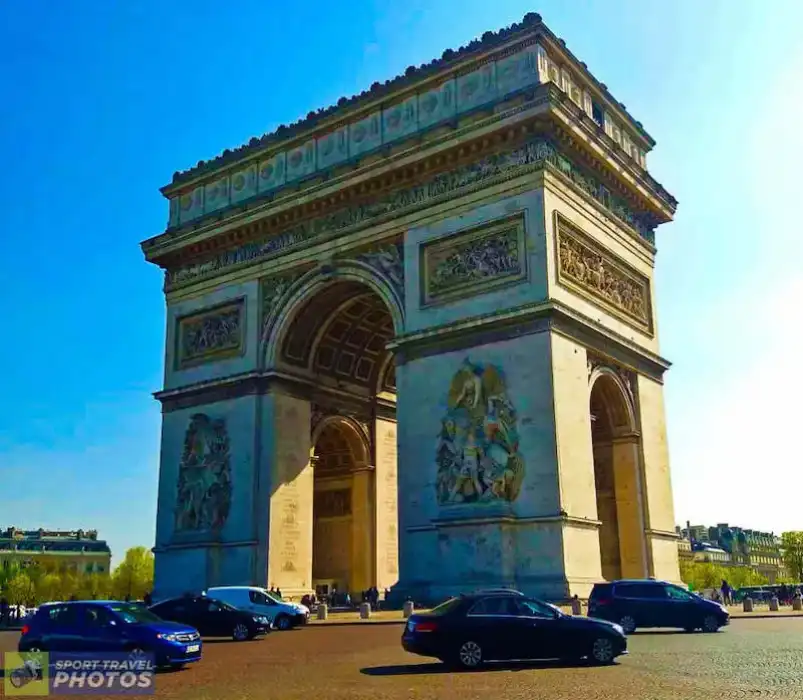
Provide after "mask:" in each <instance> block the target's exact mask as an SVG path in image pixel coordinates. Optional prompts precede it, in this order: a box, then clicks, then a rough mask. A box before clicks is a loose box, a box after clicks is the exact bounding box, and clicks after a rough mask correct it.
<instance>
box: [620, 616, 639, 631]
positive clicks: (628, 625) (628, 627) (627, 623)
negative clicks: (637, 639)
mask: <svg viewBox="0 0 803 700" xmlns="http://www.w3.org/2000/svg"><path fill="white" fill-rule="evenodd" d="M619 626H620V627H621V628H622V629H623V630H624V631H625V634H633V632H635V631H636V618H635V617H633V616H632V615H622V617H621V618H619Z"/></svg>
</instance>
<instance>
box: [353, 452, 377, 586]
mask: <svg viewBox="0 0 803 700" xmlns="http://www.w3.org/2000/svg"><path fill="white" fill-rule="evenodd" d="M373 482H374V472H373V469H370V468H367V467H365V468H362V469H359V470H357V471H355V472H354V473H353V474H352V479H351V581H349V587H350V589H351V594H352V595H358V594H359V593H360V591H364V590H367V589H368V588H370V587H371V586H373V583H374V556H373V552H374V551H375V547H374V504H373V500H374V499H373V492H374V487H373V486H374V485H373Z"/></svg>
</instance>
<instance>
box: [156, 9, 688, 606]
mask: <svg viewBox="0 0 803 700" xmlns="http://www.w3.org/2000/svg"><path fill="white" fill-rule="evenodd" d="M653 145H654V141H653V140H652V138H651V137H650V136H649V135H648V134H647V132H646V131H645V130H644V129H643V127H642V126H641V124H640V123H639V122H637V121H635V120H634V119H633V117H631V116H630V115H629V114H628V112H627V111H626V110H625V108H624V105H622V104H621V103H619V102H618V101H617V100H616V99H615V98H614V97H613V96H612V95H611V94H610V93H609V92H608V90H607V88H606V87H605V86H604V85H603V84H601V83H600V82H598V81H597V80H596V79H595V78H594V77H593V76H592V75H591V73H590V72H589V71H588V70H587V68H586V66H585V64H583V63H581V62H580V61H578V59H576V58H575V57H574V56H573V55H572V54H571V53H570V52H569V51H568V49H567V48H566V45H565V43H564V42H562V41H561V40H559V39H557V38H556V37H555V36H554V35H553V34H552V33H551V32H550V31H549V30H548V29H547V28H546V27H545V26H544V25H543V24H542V22H541V20H540V17H538V16H537V15H528V16H526V17H525V18H524V20H523V21H522V22H521V23H519V24H516V25H513V26H512V27H509V28H507V29H504V30H502V31H499V32H496V33H493V32H488V33H486V34H485V35H484V36H483V38H482V40H478V41H474V42H472V43H471V44H469V45H468V46H466V47H463V48H461V49H459V50H457V51H447V52H445V53H444V54H443V57H442V58H441V59H438V60H435V61H433V62H432V63H430V64H428V65H425V66H422V67H420V68H416V69H408V71H407V72H406V73H405V75H404V76H403V77H399V78H396V79H393V80H390V81H388V82H386V83H384V84H378V83H377V84H375V85H374V86H372V87H371V89H370V90H368V91H366V92H364V93H363V94H361V95H358V96H356V97H352V98H349V99H342V100H340V102H339V103H338V105H337V106H335V107H332V108H329V109H325V110H320V111H318V112H314V113H310V114H309V115H308V116H307V118H305V119H303V120H301V121H299V122H298V123H296V124H293V125H291V126H288V127H280V128H279V129H278V130H277V131H276V132H275V133H272V134H268V135H266V136H263V137H261V138H254V139H252V140H251V141H250V142H249V143H248V144H246V145H244V146H242V147H241V148H238V149H235V150H234V151H226V152H225V153H224V154H223V155H221V156H220V157H218V158H215V159H214V160H212V161H209V162H206V163H199V164H198V165H197V166H196V167H193V168H191V169H190V170H188V171H186V172H183V173H176V175H175V176H174V178H173V182H172V183H171V184H170V185H168V186H167V187H165V188H163V190H162V191H163V194H164V195H165V196H166V197H167V198H168V199H169V203H170V215H169V223H168V226H167V229H166V230H165V232H164V233H162V234H160V235H158V236H155V237H153V238H150V239H148V240H147V241H145V242H144V243H143V244H142V248H143V251H144V253H145V256H146V258H147V260H148V261H150V262H152V263H154V264H157V265H159V266H160V267H162V268H163V269H164V270H165V297H166V303H167V347H166V352H165V363H166V367H165V378H164V389H163V390H162V391H160V392H159V393H158V394H157V398H158V399H159V401H160V402H161V405H162V409H163V427H162V444H161V465H160V477H159V508H158V516H157V534H156V546H155V549H154V552H155V554H156V588H157V591H158V592H159V594H172V593H180V592H183V591H186V590H198V589H204V588H206V587H208V586H212V585H224V584H257V585H263V586H278V587H279V588H281V589H282V591H283V592H284V594H285V595H290V596H297V595H301V594H302V593H304V592H308V591H311V590H314V589H317V590H318V591H319V592H323V591H327V590H332V589H333V588H334V589H337V590H339V591H346V590H350V591H352V592H359V591H362V590H364V589H366V588H368V587H370V586H377V587H378V588H379V589H384V588H389V587H390V588H392V589H393V591H394V592H395V593H397V594H398V595H413V596H415V597H416V598H417V599H419V600H432V599H437V598H442V597H443V596H446V595H449V594H452V593H455V592H457V591H460V590H465V589H467V588H473V587H477V586H487V585H495V586H501V585H505V586H516V587H518V588H520V589H522V590H525V591H528V592H531V593H537V594H539V595H542V596H546V597H549V598H563V597H566V596H567V595H573V594H574V593H578V594H579V595H581V596H584V595H587V593H588V592H589V590H590V587H591V585H592V584H593V583H594V582H595V581H597V580H600V579H603V578H606V579H612V578H618V577H642V576H656V577H658V578H664V579H670V580H678V578H679V575H678V560H677V542H676V537H675V531H674V514H673V504H672V492H671V485H670V477H669V464H668V454H667V445H666V432H665V422H664V400H663V388H662V377H663V374H664V372H665V370H666V369H667V368H668V366H669V364H668V362H667V361H666V360H664V359H662V358H661V356H660V354H659V348H658V338H657V334H656V323H655V301H654V295H653V271H654V265H655V255H656V248H655V229H656V228H657V226H658V225H660V224H661V223H664V222H668V221H670V220H671V218H672V216H673V214H674V210H675V206H676V202H675V200H674V198H673V197H672V196H671V195H670V194H669V193H668V192H667V191H666V190H665V189H664V188H663V187H662V186H661V185H660V184H659V183H658V182H656V181H655V180H654V179H653V178H652V177H651V176H650V174H649V172H648V171H647V167H646V154H647V152H648V151H649V150H650V149H651V148H652V147H653Z"/></svg>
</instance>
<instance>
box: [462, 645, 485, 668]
mask: <svg viewBox="0 0 803 700" xmlns="http://www.w3.org/2000/svg"><path fill="white" fill-rule="evenodd" d="M457 661H458V663H459V664H460V665H461V666H462V667H463V668H478V667H479V666H481V665H482V647H481V646H480V645H479V644H478V643H477V642H475V641H472V640H470V639H469V640H467V641H465V642H463V643H462V644H461V645H460V648H459V649H458V650H457Z"/></svg>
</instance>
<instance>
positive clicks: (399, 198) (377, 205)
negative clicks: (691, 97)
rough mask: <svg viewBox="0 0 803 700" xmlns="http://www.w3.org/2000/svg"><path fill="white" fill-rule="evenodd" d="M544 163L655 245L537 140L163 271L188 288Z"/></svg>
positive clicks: (618, 206)
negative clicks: (198, 281)
mask: <svg viewBox="0 0 803 700" xmlns="http://www.w3.org/2000/svg"><path fill="white" fill-rule="evenodd" d="M546 163H548V164H550V165H551V166H553V167H555V168H557V169H558V170H559V171H561V172H562V173H563V174H564V175H565V176H566V177H568V178H569V179H571V180H572V181H573V182H574V183H575V184H576V185H577V186H578V187H581V188H584V191H586V192H587V193H588V194H589V195H591V196H592V197H594V199H596V200H597V202H599V203H600V204H601V205H602V206H604V207H605V208H607V209H608V210H609V211H610V212H611V213H612V214H613V215H614V216H616V217H617V218H618V219H620V220H621V221H623V222H624V223H626V224H627V225H629V226H631V227H633V228H634V229H636V230H637V231H638V232H639V234H640V235H641V236H642V237H643V238H644V239H645V240H647V241H649V242H651V243H652V242H654V235H653V233H652V229H651V228H650V226H649V225H648V224H647V223H645V222H644V221H643V220H642V218H641V217H640V216H639V215H636V214H634V213H633V212H631V211H630V209H629V208H628V207H627V205H625V204H624V203H623V202H621V201H619V200H618V199H616V198H615V197H614V196H613V195H611V194H610V192H609V191H608V190H607V189H606V188H605V187H604V186H602V185H601V184H599V183H598V182H597V181H596V180H594V179H593V178H591V177H590V176H587V175H585V174H584V173H583V172H582V171H581V170H579V169H578V168H577V166H575V165H574V164H573V163H571V162H570V161H569V160H567V159H566V158H565V157H564V156H562V155H560V154H559V152H558V151H557V149H556V148H555V147H554V146H553V145H552V144H551V143H550V142H549V141H547V140H545V139H543V138H538V139H534V140H532V141H530V142H529V143H526V144H524V145H523V146H520V147H519V148H516V149H513V150H509V151H503V152H501V153H494V154H492V155H489V156H486V157H485V158H482V159H480V160H477V161H475V162H473V163H470V164H468V165H465V166H462V167H460V168H457V169H456V170H453V171H451V172H447V173H441V174H439V175H436V176H434V177H432V178H431V179H429V180H427V181H426V182H424V183H422V184H417V185H414V186H411V187H407V188H404V189H400V190H397V191H395V192H392V193H390V194H387V195H385V196H382V197H379V198H377V199H376V200H374V201H372V202H367V203H365V204H360V205H357V206H353V207H347V208H344V209H340V210H337V211H334V212H331V213H328V214H326V215H324V216H321V217H318V218H314V219H311V220H309V221H305V222H303V223H300V224H298V225H296V226H294V227H292V228H289V229H287V230H285V231H282V232H281V233H271V234H270V235H269V236H266V237H265V238H264V239H262V240H258V241H254V242H251V243H245V244H243V245H242V246H240V247H238V248H235V249H233V250H229V251H226V252H223V253H220V254H219V255H217V256H216V257H214V258H211V259H209V260H206V261H203V262H196V263H191V264H189V265H185V266H183V267H179V268H175V269H172V270H169V271H167V272H166V273H165V275H166V277H165V284H166V287H167V288H168V289H171V288H175V287H177V286H180V285H184V284H190V283H191V282H193V281H195V280H196V279H197V278H199V277H202V276H206V275H211V274H214V273H216V272H218V271H219V270H222V269H224V268H228V267H231V266H234V265H240V264H244V263H248V262H253V261H256V260H263V259H265V258H269V257H273V256H275V255H279V254H281V253H282V252H284V251H286V250H288V249H289V248H293V247H297V246H301V245H303V244H305V243H306V242H308V241H310V240H312V239H314V238H318V237H321V236H326V235H328V234H332V233H336V232H339V231H343V230H344V229H347V228H350V227H352V226H359V225H361V224H365V225H367V224H368V223H375V222H377V221H379V220H381V219H382V217H390V216H395V215H397V214H398V213H401V212H402V211H403V210H408V209H409V210H415V209H420V208H423V207H425V206H430V205H432V204H433V203H434V201H435V200H436V199H440V198H444V197H449V196H453V195H455V194H457V193H458V192H460V191H462V190H470V189H473V188H476V187H478V186H485V185H487V184H488V183H489V181H490V180H494V179H496V180H504V179H508V178H513V177H517V176H518V175H520V174H521V173H522V171H526V170H527V169H534V168H539V167H543V166H544V164H546Z"/></svg>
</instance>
